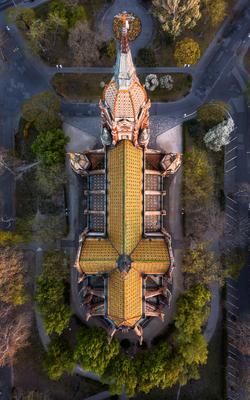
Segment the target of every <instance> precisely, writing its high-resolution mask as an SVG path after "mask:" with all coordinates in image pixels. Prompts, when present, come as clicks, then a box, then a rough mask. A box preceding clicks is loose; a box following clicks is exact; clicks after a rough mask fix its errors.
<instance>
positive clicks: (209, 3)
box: [205, 0, 226, 26]
mask: <svg viewBox="0 0 250 400" xmlns="http://www.w3.org/2000/svg"><path fill="white" fill-rule="evenodd" d="M205 5H206V8H207V10H208V13H209V16H210V19H211V24H212V26H216V25H218V24H219V23H221V22H222V21H223V19H224V18H225V15H226V2H225V0H205Z"/></svg>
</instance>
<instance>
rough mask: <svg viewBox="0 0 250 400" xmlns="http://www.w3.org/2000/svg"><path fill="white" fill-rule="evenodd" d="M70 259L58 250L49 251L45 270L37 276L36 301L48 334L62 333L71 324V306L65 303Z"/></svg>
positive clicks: (45, 258)
mask: <svg viewBox="0 0 250 400" xmlns="http://www.w3.org/2000/svg"><path fill="white" fill-rule="evenodd" d="M68 275H69V266H68V259H67V258H65V255H64V254H63V253H61V252H58V251H51V252H47V253H46V254H45V256H44V261H43V272H42V274H41V275H40V276H39V277H38V278H37V286H36V301H37V304H38V308H39V310H40V312H41V314H42V317H43V321H44V325H45V329H46V332H47V334H48V335H50V334H52V333H57V334H58V335H60V334H61V333H62V332H63V331H64V330H65V329H66V328H67V327H68V325H69V320H70V317H71V311H70V307H69V306H68V305H67V304H66V303H65V291H66V285H67V282H68Z"/></svg>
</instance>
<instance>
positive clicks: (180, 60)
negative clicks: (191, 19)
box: [174, 38, 201, 67]
mask: <svg viewBox="0 0 250 400" xmlns="http://www.w3.org/2000/svg"><path fill="white" fill-rule="evenodd" d="M200 56H201V51H200V46H199V43H197V42H196V41H195V40H193V39H190V38H185V39H183V40H180V41H179V42H177V43H176V46H175V51H174V58H175V61H176V64H177V66H178V67H183V66H184V65H185V64H191V65H192V64H196V63H197V61H198V60H199V59H200Z"/></svg>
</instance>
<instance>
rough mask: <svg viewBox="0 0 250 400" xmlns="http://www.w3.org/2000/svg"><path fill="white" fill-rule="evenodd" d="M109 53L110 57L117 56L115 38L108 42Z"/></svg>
mask: <svg viewBox="0 0 250 400" xmlns="http://www.w3.org/2000/svg"><path fill="white" fill-rule="evenodd" d="M107 55H108V57H109V58H111V59H114V58H115V56H116V41H115V39H110V40H109V42H108V43H107Z"/></svg>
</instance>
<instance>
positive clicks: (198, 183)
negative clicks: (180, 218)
mask: <svg viewBox="0 0 250 400" xmlns="http://www.w3.org/2000/svg"><path fill="white" fill-rule="evenodd" d="M213 190H214V177H213V172H212V168H211V166H210V164H209V161H208V158H207V155H206V152H205V151H204V150H201V149H199V148H198V147H192V149H191V150H189V151H187V152H186V153H185V155H184V199H185V203H186V204H185V207H186V209H187V210H188V211H191V210H192V209H193V206H194V204H195V205H196V207H201V206H204V203H206V202H208V200H210V199H211V197H212V195H213Z"/></svg>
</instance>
